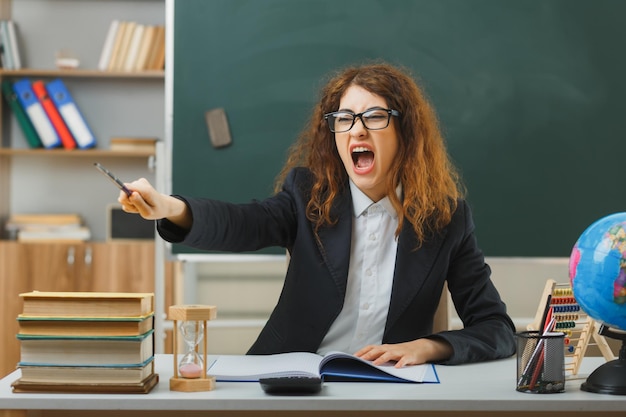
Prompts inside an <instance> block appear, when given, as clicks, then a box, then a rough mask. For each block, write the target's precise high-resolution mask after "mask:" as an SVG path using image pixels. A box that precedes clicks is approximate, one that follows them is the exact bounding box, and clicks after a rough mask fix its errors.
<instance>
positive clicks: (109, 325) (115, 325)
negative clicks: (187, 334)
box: [17, 314, 154, 336]
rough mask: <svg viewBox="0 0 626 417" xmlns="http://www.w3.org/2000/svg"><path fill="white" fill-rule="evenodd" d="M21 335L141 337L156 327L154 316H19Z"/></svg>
mask: <svg viewBox="0 0 626 417" xmlns="http://www.w3.org/2000/svg"><path fill="white" fill-rule="evenodd" d="M17 322H18V326H19V334H23V335H40V336H138V335H140V334H144V333H147V332H149V331H150V330H151V329H153V328H154V314H149V315H147V316H139V317H122V318H117V319H111V318H107V317H59V316H55V317H29V316H24V315H22V314H20V315H19V316H18V317H17Z"/></svg>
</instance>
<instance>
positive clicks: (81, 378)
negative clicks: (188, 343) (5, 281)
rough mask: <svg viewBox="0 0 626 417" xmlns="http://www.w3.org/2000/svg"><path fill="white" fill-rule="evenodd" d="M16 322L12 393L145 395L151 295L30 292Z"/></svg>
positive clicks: (150, 383) (153, 377) (150, 364)
mask: <svg viewBox="0 0 626 417" xmlns="http://www.w3.org/2000/svg"><path fill="white" fill-rule="evenodd" d="M20 297H22V299H23V302H24V307H23V312H22V314H20V315H19V316H18V318H17V320H18V324H19V333H18V334H17V338H18V340H19V341H20V362H19V363H18V364H17V366H18V368H19V369H20V371H21V376H20V378H19V379H17V380H16V381H15V382H13V384H12V385H11V386H12V388H13V392H101V393H147V392H150V390H152V388H154V386H155V385H156V384H157V383H158V379H159V377H158V374H156V373H155V372H154V294H152V293H96V292H39V291H34V292H29V293H24V294H20Z"/></svg>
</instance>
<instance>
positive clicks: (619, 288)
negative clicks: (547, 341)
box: [569, 213, 626, 395]
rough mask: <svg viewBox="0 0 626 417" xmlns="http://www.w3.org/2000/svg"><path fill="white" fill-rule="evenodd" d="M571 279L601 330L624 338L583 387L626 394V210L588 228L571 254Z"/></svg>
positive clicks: (578, 299) (581, 304)
mask: <svg viewBox="0 0 626 417" xmlns="http://www.w3.org/2000/svg"><path fill="white" fill-rule="evenodd" d="M569 279H570V283H571V285H572V290H573V292H574V298H575V299H576V302H578V304H579V305H580V307H581V308H582V310H583V311H584V312H585V313H587V314H588V315H589V317H591V318H592V319H595V320H596V321H598V322H601V323H602V326H600V331H599V333H600V334H602V335H605V336H608V337H611V338H614V339H618V340H621V341H622V347H621V349H620V352H619V356H618V359H615V360H612V361H609V362H607V363H605V364H603V365H600V366H599V367H598V368H597V369H596V370H595V371H593V372H592V373H591V374H590V375H589V377H588V378H587V380H586V381H585V382H583V383H582V384H581V386H580V389H582V390H583V391H588V392H595V393H600V394H613V395H626V213H615V214H611V215H609V216H606V217H603V218H601V219H599V220H597V221H596V222H594V223H593V224H591V226H589V227H588V228H587V229H585V231H584V232H583V233H582V235H580V237H579V238H578V241H576V243H575V244H574V248H573V249H572V254H571V255H570V261H569ZM610 328H616V329H619V330H621V331H615V330H611V329H610Z"/></svg>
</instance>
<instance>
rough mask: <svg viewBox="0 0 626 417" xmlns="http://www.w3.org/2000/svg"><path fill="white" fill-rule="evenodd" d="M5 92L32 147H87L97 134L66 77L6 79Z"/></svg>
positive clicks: (94, 140) (93, 144) (4, 83)
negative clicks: (76, 99) (66, 82)
mask: <svg viewBox="0 0 626 417" xmlns="http://www.w3.org/2000/svg"><path fill="white" fill-rule="evenodd" d="M2 94H3V96H4V98H5V100H6V101H7V103H8V104H9V107H11V111H12V112H13V114H14V115H15V117H16V118H17V121H18V123H19V125H20V127H21V129H22V132H23V133H24V136H25V137H26V141H27V142H28V145H29V146H30V147H31V148H41V147H43V148H47V149H51V148H65V149H87V148H93V147H94V146H96V138H95V136H94V134H93V132H92V131H91V128H90V127H89V125H88V124H87V121H86V120H85V118H84V116H83V114H82V113H81V111H80V110H79V108H78V106H77V105H76V103H75V101H74V99H73V97H72V95H71V94H70V92H69V90H68V89H67V87H66V86H65V83H64V82H63V80H61V79H60V78H59V79H55V80H52V81H50V82H47V83H46V82H44V81H43V80H35V81H32V80H30V79H29V78H22V79H19V80H17V81H11V80H8V79H7V80H4V81H2Z"/></svg>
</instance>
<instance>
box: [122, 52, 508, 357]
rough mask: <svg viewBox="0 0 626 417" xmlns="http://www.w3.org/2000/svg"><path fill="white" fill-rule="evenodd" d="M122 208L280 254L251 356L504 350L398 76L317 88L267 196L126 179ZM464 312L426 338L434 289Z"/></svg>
mask: <svg viewBox="0 0 626 417" xmlns="http://www.w3.org/2000/svg"><path fill="white" fill-rule="evenodd" d="M126 186H127V187H128V188H129V189H130V190H132V194H131V195H130V196H127V195H126V194H125V193H120V197H119V201H120V203H121V204H122V206H123V208H124V210H126V211H127V212H131V213H139V214H140V215H141V216H142V217H144V218H146V219H154V220H158V222H157V228H158V232H159V234H160V235H161V237H162V238H164V239H165V240H167V241H169V242H177V243H182V244H185V245H189V246H192V247H194V248H199V249H206V250H222V251H233V252H238V251H251V250H256V249H259V248H263V247H268V246H282V247H285V248H286V249H287V250H288V251H289V254H290V261H289V267H288V269H287V273H286V277H285V282H284V287H283V290H282V293H281V296H280V299H279V301H278V303H277V305H276V307H275V309H274V311H273V312H272V314H271V316H270V318H269V320H268V322H267V324H266V325H265V327H264V328H263V330H262V331H261V333H260V335H259V337H258V339H257V340H256V342H255V343H254V344H253V345H252V347H251V348H250V350H249V352H248V353H250V354H270V353H281V352H289V351H310V352H318V353H321V354H324V353H326V352H328V351H331V350H340V351H344V352H349V353H355V354H356V355H357V356H361V357H363V358H364V359H367V360H373V361H375V363H377V364H379V363H383V362H386V361H395V362H396V366H398V367H400V366H405V365H412V364H421V363H425V362H437V363H445V364H459V363H467V362H476V361H484V360H491V359H497V358H503V357H507V356H510V355H512V354H513V353H514V352H515V342H514V329H515V328H514V325H513V323H512V321H511V319H510V318H509V316H508V315H507V313H506V307H505V305H504V303H503V302H502V300H501V299H500V296H499V294H498V292H497V290H496V288H495V287H494V285H493V283H492V282H491V278H490V269H489V266H488V265H487V264H485V261H484V256H483V253H482V252H481V250H480V249H479V247H478V245H477V242H476V238H475V236H474V223H473V220H472V215H471V212H470V208H469V206H468V204H467V203H466V202H465V201H464V200H463V198H462V191H461V187H460V181H459V178H458V174H457V172H456V170H455V169H454V167H453V166H452V164H451V162H450V160H449V157H448V155H447V152H446V148H445V144H444V140H443V138H442V136H441V133H440V130H439V127H438V122H437V118H436V116H435V113H434V111H433V109H432V108H431V105H430V104H429V103H428V101H427V100H426V98H425V97H424V93H423V92H422V91H421V90H420V88H419V87H418V85H417V84H416V82H415V81H414V80H413V78H412V77H411V76H410V75H409V73H408V71H406V70H404V69H401V68H398V67H395V66H392V65H388V64H385V63H381V64H371V65H364V66H359V67H351V68H347V69H345V70H343V71H341V72H340V73H338V74H336V75H335V76H334V77H333V78H332V79H331V80H330V81H329V82H328V84H327V85H326V86H325V87H324V88H323V89H322V91H321V98H320V100H319V103H318V104H317V105H316V106H315V108H314V110H313V114H312V116H311V119H310V122H309V124H308V126H307V128H306V129H305V130H304V131H303V132H302V134H301V135H300V137H299V139H298V141H297V142H296V143H295V144H294V145H293V147H292V149H291V150H290V153H289V157H288V160H287V163H286V165H285V166H284V168H283V170H282V172H281V174H280V176H279V179H278V181H277V189H276V193H275V195H273V196H272V197H270V198H268V199H266V200H264V201H260V202H252V203H249V204H231V203H227V202H220V201H215V200H210V199H201V198H189V197H181V196H168V195H164V194H161V193H159V192H157V191H156V190H155V189H154V188H153V187H152V186H151V185H150V184H149V183H148V182H147V181H146V180H144V179H140V180H137V181H134V182H132V183H128V184H126ZM445 283H447V286H448V289H449V291H450V293H451V296H452V300H453V302H454V305H455V308H456V311H457V312H458V315H459V317H460V318H461V320H462V321H463V328H462V329H459V330H451V331H445V332H441V333H437V334H433V333H432V323H433V317H434V314H435V310H436V308H437V305H438V302H439V299H440V296H441V293H442V290H443V288H444V284H445Z"/></svg>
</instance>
